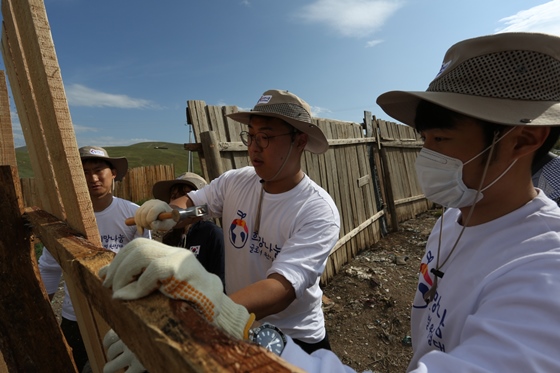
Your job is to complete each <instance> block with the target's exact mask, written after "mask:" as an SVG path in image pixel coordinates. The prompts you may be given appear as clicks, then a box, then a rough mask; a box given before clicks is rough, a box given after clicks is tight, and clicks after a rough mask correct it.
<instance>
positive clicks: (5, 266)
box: [0, 166, 76, 372]
mask: <svg viewBox="0 0 560 373" xmlns="http://www.w3.org/2000/svg"><path fill="white" fill-rule="evenodd" d="M18 180H19V179H18V177H17V172H16V171H15V168H13V167H10V166H0V196H1V197H0V226H2V235H0V284H2V286H0V350H1V351H2V352H3V359H4V360H5V363H6V365H5V366H6V370H8V369H9V371H11V372H44V371H45V370H44V367H49V369H51V371H55V372H70V371H75V370H76V368H75V366H74V362H73V360H72V355H71V353H70V350H69V348H68V347H67V345H66V344H65V341H64V336H63V335H62V331H61V330H60V328H59V326H58V322H57V320H56V317H55V315H54V312H53V311H52V308H51V304H50V302H49V299H48V296H47V294H46V291H45V289H44V287H43V286H42V283H41V282H40V275H39V270H38V268H37V261H36V259H35V250H34V245H33V243H32V242H31V239H30V237H31V231H30V230H29V229H28V228H26V227H25V226H24V220H23V218H22V212H23V203H22V200H23V199H22V197H21V192H20V188H19V182H18ZM16 310H17V312H14V311H16ZM30 325H31V326H32V327H30ZM37 329H40V330H41V331H43V332H42V333H37ZM1 366H2V364H0V369H1Z"/></svg>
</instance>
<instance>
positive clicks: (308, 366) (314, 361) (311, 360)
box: [281, 336, 371, 373]
mask: <svg viewBox="0 0 560 373" xmlns="http://www.w3.org/2000/svg"><path fill="white" fill-rule="evenodd" d="M286 339H287V342H286V347H285V348H284V351H283V352H282V355H281V357H282V359H284V360H286V361H287V362H288V363H290V364H292V365H295V366H297V367H298V368H300V369H303V370H304V371H306V372H308V373H331V372H332V373H349V372H355V371H354V370H353V369H352V368H350V367H349V366H346V365H344V364H342V362H341V361H340V359H339V358H338V357H337V356H336V355H335V354H334V353H333V352H332V351H329V350H317V351H315V352H313V353H312V354H311V355H309V354H308V353H307V352H305V351H303V350H302V349H301V347H299V346H298V345H297V344H295V342H294V341H293V340H292V338H290V337H289V336H286ZM367 372H371V371H367ZM364 373H366V372H364Z"/></svg>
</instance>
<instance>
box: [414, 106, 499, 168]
mask: <svg viewBox="0 0 560 373" xmlns="http://www.w3.org/2000/svg"><path fill="white" fill-rule="evenodd" d="M464 119H469V120H472V121H474V122H475V123H477V124H478V125H479V126H480V127H481V128H482V131H483V134H484V147H485V148H486V147H489V146H490V145H492V141H493V140H494V134H495V133H496V132H498V133H501V132H502V131H503V130H505V129H507V128H508V127H510V126H506V125H503V124H498V123H492V122H487V121H484V120H481V119H477V118H473V117H470V116H468V115H465V114H461V113H457V112H456V111H453V110H450V109H447V108H444V107H443V106H439V105H436V104H433V103H431V102H429V101H424V100H422V101H420V103H419V104H418V106H417V108H416V117H415V119H414V126H415V128H416V131H418V132H421V131H425V130H429V129H435V128H443V129H445V128H454V127H455V125H456V123H457V122H459V121H461V120H464ZM485 159H486V155H485V156H484V157H483V160H485Z"/></svg>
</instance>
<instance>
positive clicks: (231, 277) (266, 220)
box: [189, 167, 340, 343]
mask: <svg viewBox="0 0 560 373" xmlns="http://www.w3.org/2000/svg"><path fill="white" fill-rule="evenodd" d="M261 190H262V184H261V183H260V178H259V177H258V175H257V174H256V173H255V170H254V168H253V167H244V168H241V169H236V170H230V171H227V172H226V173H224V174H222V175H221V176H220V177H219V178H217V179H215V180H213V181H212V182H211V183H210V184H209V185H208V186H206V187H204V188H202V189H200V190H198V191H193V192H190V193H189V197H190V198H191V199H192V201H193V202H194V203H195V204H196V205H200V204H207V205H208V210H209V213H210V214H211V216H213V217H222V223H223V226H224V246H225V283H226V293H227V294H233V293H235V292H236V291H238V290H240V289H242V288H245V287H247V286H248V285H251V284H253V283H255V282H257V281H261V280H264V279H266V278H267V276H268V275H270V274H272V273H278V274H281V275H282V276H284V277H285V278H286V279H287V280H288V281H289V282H290V283H291V284H292V286H293V287H294V289H295V293H296V300H294V302H292V304H291V305H290V306H289V307H288V308H286V309H285V310H284V311H282V312H279V313H277V314H274V315H271V316H268V317H266V318H263V320H262V321H268V322H270V323H272V324H274V325H276V326H278V327H279V328H280V329H282V330H283V331H284V332H285V333H286V334H287V335H290V336H291V337H292V338H296V339H300V340H302V341H304V342H307V343H317V342H319V341H321V340H322V339H323V338H324V337H325V326H324V324H325V321H324V316H323V311H322V309H321V297H322V294H323V293H322V291H321V289H320V287H319V280H320V276H321V274H322V273H323V270H324V269H325V265H326V262H327V258H328V255H329V253H330V250H331V249H332V248H333V246H334V245H335V244H336V242H337V241H338V238H339V233H340V216H339V213H338V210H337V208H336V205H335V203H334V201H333V200H332V198H331V197H330V196H329V194H328V193H327V192H326V191H325V190H324V189H322V188H321V187H319V186H318V185H317V184H316V183H315V182H314V181H313V180H311V179H310V178H309V177H308V176H305V177H304V178H303V180H302V181H301V182H300V183H299V184H298V185H297V186H296V187H295V188H293V189H292V190H289V191H287V192H285V193H280V194H269V193H266V192H264V195H263V201H262V210H261V222H260V229H259V235H258V236H256V237H253V230H254V227H255V220H256V214H257V207H258V203H259V197H260V193H261Z"/></svg>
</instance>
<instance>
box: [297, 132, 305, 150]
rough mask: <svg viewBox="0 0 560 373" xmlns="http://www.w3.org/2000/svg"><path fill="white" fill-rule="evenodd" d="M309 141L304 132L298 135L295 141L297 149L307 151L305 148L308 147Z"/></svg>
mask: <svg viewBox="0 0 560 373" xmlns="http://www.w3.org/2000/svg"><path fill="white" fill-rule="evenodd" d="M307 140H308V137H307V133H303V132H300V133H298V134H297V135H296V139H295V145H296V148H297V149H298V150H301V151H303V149H305V146H306V145H307Z"/></svg>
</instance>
